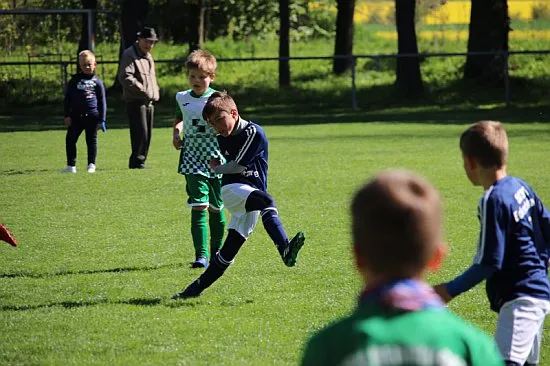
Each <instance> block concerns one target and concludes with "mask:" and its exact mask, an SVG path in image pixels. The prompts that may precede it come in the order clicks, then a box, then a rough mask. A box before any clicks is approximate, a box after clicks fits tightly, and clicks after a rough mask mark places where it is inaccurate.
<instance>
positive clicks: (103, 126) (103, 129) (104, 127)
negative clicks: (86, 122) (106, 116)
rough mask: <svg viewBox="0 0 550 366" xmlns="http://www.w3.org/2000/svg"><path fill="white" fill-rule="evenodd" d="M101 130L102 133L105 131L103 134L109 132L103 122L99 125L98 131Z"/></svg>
mask: <svg viewBox="0 0 550 366" xmlns="http://www.w3.org/2000/svg"><path fill="white" fill-rule="evenodd" d="M100 129H101V131H103V132H105V131H107V125H106V124H105V121H101V122H99V123H98V124H97V126H96V130H98V131H99V130H100Z"/></svg>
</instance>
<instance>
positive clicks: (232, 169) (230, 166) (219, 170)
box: [210, 158, 246, 174]
mask: <svg viewBox="0 0 550 366" xmlns="http://www.w3.org/2000/svg"><path fill="white" fill-rule="evenodd" d="M210 168H212V170H213V171H214V173H216V174H240V173H242V172H244V171H245V170H246V167H245V166H242V165H239V164H238V163H237V162H235V161H234V160H231V161H230V162H228V163H227V164H222V162H221V160H220V159H219V158H212V160H210Z"/></svg>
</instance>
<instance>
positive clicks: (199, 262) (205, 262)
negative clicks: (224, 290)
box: [191, 257, 208, 268]
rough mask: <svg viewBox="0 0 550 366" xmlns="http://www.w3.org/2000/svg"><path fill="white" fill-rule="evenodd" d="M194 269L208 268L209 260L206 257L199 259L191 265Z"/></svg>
mask: <svg viewBox="0 0 550 366" xmlns="http://www.w3.org/2000/svg"><path fill="white" fill-rule="evenodd" d="M191 267H192V268H206V267H208V259H206V258H204V257H198V258H197V260H196V261H194V262H193V264H192V265H191Z"/></svg>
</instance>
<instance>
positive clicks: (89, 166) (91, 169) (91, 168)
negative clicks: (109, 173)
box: [88, 164, 95, 173]
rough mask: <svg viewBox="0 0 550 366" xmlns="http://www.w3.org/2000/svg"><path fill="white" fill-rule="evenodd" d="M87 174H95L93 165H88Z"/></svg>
mask: <svg viewBox="0 0 550 366" xmlns="http://www.w3.org/2000/svg"><path fill="white" fill-rule="evenodd" d="M88 173H95V164H88Z"/></svg>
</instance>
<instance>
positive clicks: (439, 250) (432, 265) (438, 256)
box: [428, 243, 447, 272]
mask: <svg viewBox="0 0 550 366" xmlns="http://www.w3.org/2000/svg"><path fill="white" fill-rule="evenodd" d="M446 256H447V244H445V243H441V244H439V245H438V246H436V247H435V250H434V252H433V254H432V258H431V259H430V261H429V262H428V270H429V271H432V272H436V271H438V270H439V268H441V265H442V264H443V260H444V259H445V257H446Z"/></svg>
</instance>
